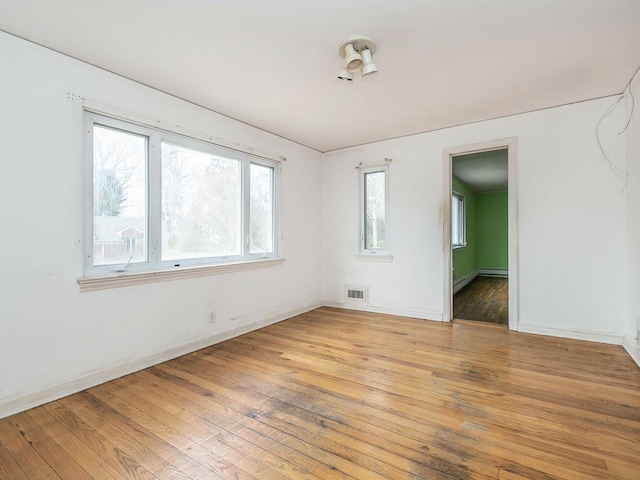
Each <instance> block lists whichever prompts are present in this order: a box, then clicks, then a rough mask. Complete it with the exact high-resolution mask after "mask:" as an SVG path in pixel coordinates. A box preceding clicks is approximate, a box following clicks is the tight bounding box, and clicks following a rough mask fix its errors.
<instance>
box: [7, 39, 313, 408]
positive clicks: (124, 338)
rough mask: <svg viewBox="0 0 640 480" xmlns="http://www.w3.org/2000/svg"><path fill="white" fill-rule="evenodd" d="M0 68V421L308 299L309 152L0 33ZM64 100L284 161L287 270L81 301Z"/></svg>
mask: <svg viewBox="0 0 640 480" xmlns="http://www.w3.org/2000/svg"><path fill="white" fill-rule="evenodd" d="M0 63H1V64H2V75H0V132H2V133H1V136H2V137H1V141H0V159H1V162H2V173H1V175H0V220H1V223H2V235H0V252H1V253H2V268H1V270H0V272H1V274H0V416H2V415H3V414H5V415H6V414H8V413H11V412H12V411H16V410H20V409H23V408H25V407H27V406H29V405H31V404H33V403H38V401H43V400H46V399H50V398H51V396H52V395H56V394H62V393H69V391H70V390H74V389H79V388H81V387H83V386H87V385H86V381H85V380H87V377H88V376H91V375H94V376H93V377H90V378H89V380H87V381H90V380H104V375H103V376H101V375H100V372H105V371H107V376H108V375H110V374H114V372H115V373H119V372H122V371H123V368H121V366H122V365H123V364H127V363H128V362H131V363H130V365H137V366H138V367H139V366H140V365H142V364H144V361H145V359H148V358H155V359H158V358H162V355H163V353H166V352H167V351H170V352H174V353H175V352H177V351H179V350H180V348H178V349H176V350H171V349H172V348H174V347H180V346H181V345H185V344H187V345H189V344H191V345H202V344H205V343H207V342H211V341H214V340H215V339H216V338H221V335H223V334H224V332H229V331H233V332H238V331H242V330H243V329H245V330H246V329H247V328H250V327H251V326H252V325H256V324H259V323H260V322H270V321H275V320H279V319H283V318H285V317H286V316H287V315H290V314H292V313H296V312H299V311H303V310H305V309H309V308H310V307H312V306H317V305H318V302H319V300H320V296H321V283H320V275H321V270H320V268H321V267H320V222H319V221H318V220H317V219H318V217H319V216H320V211H321V193H320V192H321V183H320V176H321V155H320V154H319V153H318V152H315V151H313V150H310V149H307V148H304V147H302V146H300V145H297V144H295V143H293V142H289V141H286V140H283V139H281V138H279V137H276V136H274V135H271V134H269V133H266V132H263V131H260V130H258V129H255V128H252V127H249V126H247V125H244V124H241V123H239V122H236V121H233V120H230V119H228V118H226V117H223V116H221V115H218V114H215V113H213V112H210V111H207V110H205V109H203V108H200V107H197V106H195V105H192V104H189V103H187V102H184V101H182V100H179V99H176V98H174V97H171V96H169V95H166V94H163V93H161V92H158V91H155V90H152V89H150V88H148V87H145V86H142V85H139V84H136V83H134V82H132V81H129V80H127V79H124V78H121V77H118V76H116V75H113V74H110V73H108V72H105V71H102V70H100V69H97V68H94V67H92V66H89V65H87V64H84V63H81V62H78V61H76V60H73V59H70V58H68V57H65V56H62V55H59V54H57V53H54V52H52V51H49V50H46V49H44V48H41V47H38V46H36V45H33V44H31V43H28V42H25V41H22V40H20V39H17V38H15V37H12V36H10V35H7V34H4V33H0ZM212 88H213V86H212ZM68 92H71V93H74V94H76V95H80V96H82V97H84V99H85V102H86V104H88V105H98V106H100V108H104V109H107V110H108V111H109V112H111V113H114V114H119V115H122V116H125V117H129V118H132V119H135V120H143V121H149V122H153V121H154V120H155V119H159V120H160V124H161V126H163V125H164V126H168V127H169V126H173V128H177V127H175V126H176V125H180V127H179V128H180V129H181V130H182V131H184V132H187V133H189V132H191V133H193V132H196V133H202V134H203V136H204V134H207V135H211V136H214V137H216V136H218V137H220V138H222V139H226V140H232V141H235V142H238V143H242V144H245V145H252V146H254V147H255V149H256V151H263V152H271V153H273V154H276V155H286V157H287V158H288V161H287V162H284V163H283V167H282V185H283V195H282V198H283V203H282V233H283V237H284V240H283V243H284V254H285V257H286V261H285V262H284V264H282V265H280V266H275V267H270V268H266V269H261V270H251V271H245V272H239V273H231V274H224V275H216V276H209V277H202V278H194V279H187V280H178V281H170V282H164V283H157V284H150V285H141V286H131V287H124V288H118V289H111V290H101V291H96V292H84V293H80V292H79V288H78V285H77V283H76V279H77V278H78V277H80V276H82V201H83V200H82V170H83V163H82V110H83V106H82V104H81V103H79V102H78V101H72V100H70V99H69V98H68V97H69V95H68ZM213 310H215V311H216V312H217V317H218V319H217V322H216V323H215V324H213V325H209V324H208V319H209V313H210V312H211V311H213ZM232 317H240V318H239V319H237V320H235V321H233V322H232V321H230V318H232ZM192 342H196V343H193V344H192ZM124 368H126V365H125V367H124ZM110 369H111V370H110ZM69 382H71V383H69ZM83 382H84V383H83Z"/></svg>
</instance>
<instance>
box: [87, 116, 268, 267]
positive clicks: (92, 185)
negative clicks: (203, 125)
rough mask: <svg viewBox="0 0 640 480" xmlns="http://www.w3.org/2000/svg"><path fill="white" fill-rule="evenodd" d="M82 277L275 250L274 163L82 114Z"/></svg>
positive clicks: (205, 262) (247, 257)
mask: <svg viewBox="0 0 640 480" xmlns="http://www.w3.org/2000/svg"><path fill="white" fill-rule="evenodd" d="M85 127H86V128H85V132H86V150H85V151H86V160H85V168H86V177H85V205H87V206H86V207H85V218H86V221H85V243H86V245H85V275H86V276H102V275H109V274H110V273H112V272H123V271H125V270H126V271H131V272H149V271H157V270H167V269H172V268H176V267H184V266H190V265H191V266H199V265H212V264H217V263H228V262H238V261H248V260H259V259H261V258H265V257H270V258H273V257H277V254H278V252H277V250H278V246H277V215H276V214H277V202H276V201H277V195H276V192H277V188H276V185H277V182H278V168H277V167H278V165H277V163H276V162H273V161H270V160H266V159H263V158H261V157H255V156H252V155H248V154H243V153H240V152H237V151H234V150H229V149H225V148H222V147H219V146H216V145H212V144H210V143H206V142H201V141H198V140H195V139H192V138H187V137H183V136H180V135H175V134H172V133H169V132H165V131H162V130H158V129H155V128H151V127H144V126H140V125H136V124H133V123H129V122H125V121H121V120H116V119H113V118H109V117H105V116H103V115H98V114H94V113H91V112H86V113H85Z"/></svg>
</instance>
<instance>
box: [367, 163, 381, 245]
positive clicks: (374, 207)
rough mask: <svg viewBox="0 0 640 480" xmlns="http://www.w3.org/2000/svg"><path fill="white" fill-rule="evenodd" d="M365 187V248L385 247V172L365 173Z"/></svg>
mask: <svg viewBox="0 0 640 480" xmlns="http://www.w3.org/2000/svg"><path fill="white" fill-rule="evenodd" d="M364 188H365V195H364V198H365V200H364V201H365V210H364V212H365V219H364V221H365V240H364V241H365V244H364V248H365V249H376V248H385V247H386V238H385V237H386V228H385V221H386V212H385V207H386V205H385V196H386V195H385V172H373V173H366V174H365V176H364Z"/></svg>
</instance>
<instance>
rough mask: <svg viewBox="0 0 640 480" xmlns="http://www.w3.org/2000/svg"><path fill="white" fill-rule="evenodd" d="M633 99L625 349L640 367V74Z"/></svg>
mask: <svg viewBox="0 0 640 480" xmlns="http://www.w3.org/2000/svg"><path fill="white" fill-rule="evenodd" d="M631 89H632V93H633V95H634V97H635V98H636V105H635V108H633V110H632V107H633V102H632V100H631V97H630V96H629V95H627V97H626V107H627V108H626V115H627V118H628V117H629V116H631V123H630V124H629V127H628V128H627V131H626V132H625V135H626V154H627V159H626V160H627V162H626V168H627V173H628V174H629V184H628V185H627V188H626V200H627V219H626V220H627V245H626V247H627V265H628V272H629V277H628V286H629V289H628V293H629V315H628V321H627V325H626V330H625V334H626V336H625V348H626V349H627V351H628V352H629V353H630V354H631V355H632V357H633V358H634V359H635V361H636V362H637V363H638V365H640V340H639V339H638V332H640V73H637V74H636V76H635V78H634V79H633V81H632V82H631Z"/></svg>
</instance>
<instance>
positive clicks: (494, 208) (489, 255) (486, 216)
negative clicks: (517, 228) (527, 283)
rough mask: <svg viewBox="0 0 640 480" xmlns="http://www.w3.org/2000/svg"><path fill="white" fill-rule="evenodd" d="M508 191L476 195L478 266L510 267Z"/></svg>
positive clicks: (505, 268)
mask: <svg viewBox="0 0 640 480" xmlns="http://www.w3.org/2000/svg"><path fill="white" fill-rule="evenodd" d="M508 205H509V200H508V195H507V192H495V193H479V194H477V195H476V225H477V231H476V239H477V250H476V255H477V259H478V268H480V269H482V268H490V269H504V270H507V269H508V268H509V216H508Z"/></svg>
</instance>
